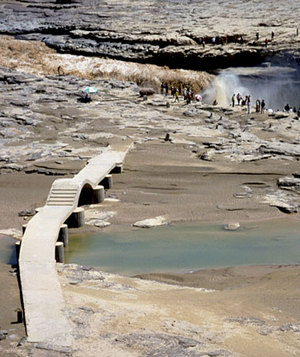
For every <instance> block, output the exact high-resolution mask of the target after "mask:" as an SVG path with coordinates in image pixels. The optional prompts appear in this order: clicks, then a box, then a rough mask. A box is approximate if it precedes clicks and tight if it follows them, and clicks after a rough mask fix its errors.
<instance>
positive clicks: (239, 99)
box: [236, 93, 242, 105]
mask: <svg viewBox="0 0 300 357" xmlns="http://www.w3.org/2000/svg"><path fill="white" fill-rule="evenodd" d="M236 99H237V103H238V105H240V101H241V99H242V96H241V94H240V93H238V94H237V96H236Z"/></svg>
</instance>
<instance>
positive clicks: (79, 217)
mask: <svg viewBox="0 0 300 357" xmlns="http://www.w3.org/2000/svg"><path fill="white" fill-rule="evenodd" d="M65 224H67V226H68V227H69V228H79V227H82V226H84V209H83V208H81V207H77V208H76V209H75V210H74V211H73V212H72V213H71V215H70V217H69V218H68V219H67V220H66V222H65Z"/></svg>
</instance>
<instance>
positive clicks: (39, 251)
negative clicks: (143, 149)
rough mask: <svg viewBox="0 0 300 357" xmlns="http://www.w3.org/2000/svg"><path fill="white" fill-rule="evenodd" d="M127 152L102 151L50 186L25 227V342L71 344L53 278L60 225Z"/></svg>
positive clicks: (22, 255) (22, 273)
mask: <svg viewBox="0 0 300 357" xmlns="http://www.w3.org/2000/svg"><path fill="white" fill-rule="evenodd" d="M126 152H127V151H123V152H120V151H113V150H111V149H105V151H104V152H103V153H101V154H100V155H99V156H97V157H95V158H93V159H91V160H90V161H89V162H88V165H87V166H86V167H85V168H84V169H82V170H81V171H80V172H79V173H78V174H77V175H76V176H74V177H73V178H72V179H58V180H56V181H54V183H53V185H52V187H51V190H50V192H49V195H48V199H47V203H46V205H45V206H44V207H42V208H41V209H40V210H39V212H38V213H37V214H36V215H35V216H34V217H33V218H32V219H31V220H30V221H29V222H28V224H27V227H26V231H25V233H24V236H23V239H22V244H21V250H20V256H19V268H20V278H21V288H22V295H23V302H24V309H25V320H26V321H25V322H26V329H27V336H28V341H29V342H38V343H45V344H50V345H55V346H61V347H70V346H71V345H72V335H71V326H70V324H69V321H68V319H67V317H66V314H65V304H64V298H63V294H62V290H61V287H60V284H59V282H58V277H57V271H56V261H55V243H56V241H57V238H58V234H59V230H60V227H61V225H62V224H63V223H64V222H65V221H66V219H67V218H68V217H69V216H70V215H71V214H72V212H73V211H74V210H75V209H76V208H77V206H78V201H79V197H80V194H81V191H82V188H83V187H87V186H89V187H91V188H95V187H96V186H97V185H98V184H99V183H100V182H101V181H102V180H103V179H104V178H105V177H106V175H107V174H109V173H110V171H111V170H113V169H114V168H115V167H116V166H117V165H119V164H122V162H123V160H124V158H125V155H126Z"/></svg>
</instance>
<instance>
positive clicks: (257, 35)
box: [256, 32, 259, 41]
mask: <svg viewBox="0 0 300 357" xmlns="http://www.w3.org/2000/svg"><path fill="white" fill-rule="evenodd" d="M258 40H259V32H256V41H258Z"/></svg>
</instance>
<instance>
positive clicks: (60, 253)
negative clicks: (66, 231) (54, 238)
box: [55, 242, 65, 263]
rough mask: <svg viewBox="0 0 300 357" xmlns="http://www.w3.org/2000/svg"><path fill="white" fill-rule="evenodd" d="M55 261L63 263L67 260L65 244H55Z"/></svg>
mask: <svg viewBox="0 0 300 357" xmlns="http://www.w3.org/2000/svg"><path fill="white" fill-rule="evenodd" d="M55 260H56V262H57V263H63V262H64V260H65V252H64V243H63V242H56V244H55Z"/></svg>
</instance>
